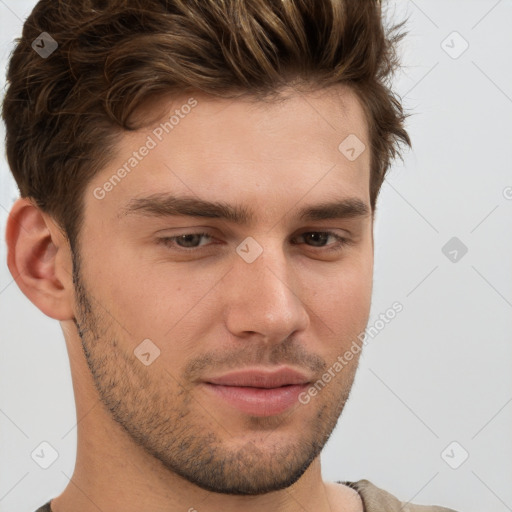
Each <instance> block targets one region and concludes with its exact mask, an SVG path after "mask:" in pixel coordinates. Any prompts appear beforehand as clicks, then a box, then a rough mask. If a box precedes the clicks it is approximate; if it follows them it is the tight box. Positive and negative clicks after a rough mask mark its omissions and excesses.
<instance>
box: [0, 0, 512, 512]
mask: <svg viewBox="0 0 512 512" xmlns="http://www.w3.org/2000/svg"><path fill="white" fill-rule="evenodd" d="M34 4H35V2H34V1H33V0H15V1H14V0H0V66H1V67H2V70H3V69H4V67H5V64H6V62H7V59H8V56H9V53H10V51H11V49H12V47H13V45H12V40H13V38H14V37H18V36H19V35H20V34H21V25H22V20H24V19H25V17H26V16H27V15H28V13H29V12H30V10H31V8H32V7H33V5H34ZM389 15H390V16H391V17H392V18H393V19H395V20H398V19H402V18H403V17H404V16H405V15H408V16H409V24H408V30H409V35H408V37H407V39H406V41H405V42H404V44H403V46H402V49H403V59H404V64H405V67H404V69H403V71H402V72H401V74H400V75H398V76H397V79H396V82H395V83H396V90H397V92H398V93H399V94H400V95H401V96H402V99H403V101H404V103H405V106H406V108H407V109H408V111H410V112H412V113H413V114H414V115H413V116H412V117H410V118H409V120H408V122H407V127H408V130H409V133H410V135H411V138H412V140H413V145H414V148H413V150H412V151H410V152H407V153H406V155H405V161H404V163H402V162H400V161H398V162H396V164H395V165H394V167H393V169H392V171H391V173H390V174H389V176H388V178H387V180H386V182H385V183H384V185H383V188H382V192H381V196H380V199H379V203H378V212H377V224H376V228H375V237H376V238H375V242H376V252H375V257H376V260H375V261H376V267H375V274H374V297H373V301H372V315H371V318H370V322H369V325H372V324H373V322H374V321H375V320H376V319H377V318H378V317H379V314H380V313H384V312H385V311H386V310H387V309H388V308H389V307H390V306H391V304H393V303H394V302H395V301H399V302H400V303H401V304H403V307H404V310H403V311H402V312H401V313H400V314H399V315H397V317H396V318H395V319H394V320H393V321H392V322H391V323H389V324H388V325H387V326H386V327H385V328H384V329H382V330H381V331H380V333H379V334H378V336H376V337H375V338H373V339H372V338H369V343H368V345H367V347H366V348H365V352H364V355H363V357H362V360H361V364H360V369H359V373H358V375H357V378H356V382H355V386H354V389H353V392H352V396H351V399H350V401H349V403H348V405H347V407H346V409H345V411H344V413H343V415H342V418H341V419H340V421H339V423H338V426H337V428H336V430H335V432H334V434H333V436H332V437H331V439H330V440H329V442H328V444H327V446H326V448H325V450H324V452H323V456H322V459H323V468H324V469H323V476H324V478H325V479H326V480H329V481H337V480H351V481H355V480H358V479H363V478H366V479H368V480H370V481H372V482H373V483H374V484H376V485H378V486H379V487H382V488H385V489H386V490H388V491H389V492H391V493H392V494H395V495H397V496H398V497H399V498H400V499H402V500H404V501H411V502H413V503H421V504H440V505H444V506H447V507H452V508H454V509H456V510H458V511H459V512H463V511H465V512H481V511H483V510H485V511H494V512H506V511H512V485H511V484H512V437H511V432H512V385H511V384H512V371H511V366H512V364H511V363H512V343H511V341H512V340H511V338H512V334H511V333H512V236H511V235H512V200H510V199H507V194H506V190H509V191H511V190H512V189H507V187H512V31H511V30H510V27H511V26H512V1H511V0H501V1H495V0H492V1H491V0H478V1H477V0H471V1H470V0H458V1H455V0H428V1H427V0H416V1H412V0H411V1H406V0H404V1H395V2H391V10H390V12H389ZM454 31H457V32H458V33H459V34H460V36H462V38H464V40H466V41H467V43H469V48H468V49H467V50H466V51H465V52H464V53H463V54H462V55H460V56H459V57H458V58H452V57H451V56H450V55H448V53H447V51H448V52H450V53H452V56H455V55H456V54H457V53H458V52H459V51H460V50H461V49H462V48H463V46H462V45H463V44H464V41H463V40H462V39H461V38H460V37H459V36H457V35H453V34H452V32H454ZM443 41H446V42H445V43H444V44H443V43H442V42H443ZM445 50H447V51H445ZM0 80H1V84H0V85H1V86H2V91H3V87H4V84H5V73H4V72H3V71H2V76H1V78H0ZM1 130H2V132H1V133H0V136H1V137H2V139H3V137H4V127H3V125H2V127H1ZM17 195H18V194H17V189H16V187H15V185H14V181H13V180H12V178H11V176H10V174H9V171H8V168H7V164H6V163H5V160H4V159H3V157H2V159H0V217H1V218H0V221H1V222H0V225H1V226H2V235H3V236H4V233H5V224H6V219H7V213H8V211H9V209H10V207H11V205H12V203H13V202H14V200H15V198H16V197H17ZM511 196H512V193H509V194H508V197H511ZM3 236H2V240H1V242H0V256H1V257H0V260H1V261H0V343H1V345H0V456H1V458H0V512H34V510H35V509H36V508H37V507H39V506H40V505H42V504H43V503H45V502H46V501H48V500H49V499H50V498H53V497H55V496H57V495H58V494H60V492H62V490H63V489H64V487H65V486H66V484H67V483H68V479H69V477H71V475H72V473H73V467H74V463H75V450H76V428H75V425H76V421H77V419H76V415H75V409H74V398H73V391H72V387H71V376H70V370H69V365H68V359H67V352H66V348H65V343H64V339H63V336H62V332H61V330H60V327H59V324H58V322H57V321H55V320H52V319H50V318H47V317H45V316H44V314H43V313H41V312H40V311H39V310H38V309H37V308H36V307H35V306H33V305H32V303H31V302H30V301H29V300H28V299H27V298H26V297H25V296H24V295H23V294H22V293H21V292H20V290H19V289H18V287H17V285H16V283H14V281H13V279H12V276H11V275H10V273H9V272H8V269H7V266H6V263H5V259H6V258H5V254H6V252H5V242H4V239H3ZM453 237H457V238H458V239H460V240H461V241H462V242H463V243H464V244H465V246H467V248H468V252H467V254H466V255H465V256H464V257H463V258H461V259H459V261H458V262H456V263H454V262H452V261H450V260H449V259H448V258H447V257H446V256H445V255H444V254H443V252H442V247H443V246H444V245H445V244H446V243H447V242H448V241H449V240H450V239H451V238H453ZM42 441H47V442H49V443H50V444H51V445H52V446H54V447H55V448H56V449H57V451H58V453H59V458H58V459H57V461H56V462H55V463H54V464H53V465H52V466H51V467H50V468H48V469H46V470H44V469H41V468H40V467H39V466H37V465H36V464H35V462H34V461H33V460H32V459H31V457H30V454H31V452H32V451H33V450H34V448H35V447H36V446H38V445H39V444H40V443H41V442H42ZM453 441H456V442H457V443H458V445H455V448H454V449H453V450H452V449H449V450H448V456H447V457H445V458H446V459H447V460H449V461H450V463H451V464H452V465H456V463H457V462H458V461H460V460H461V457H462V455H463V454H464V452H463V450H465V451H467V452H468V454H469V458H468V459H467V460H466V461H465V462H464V463H463V464H462V465H461V466H460V467H459V468H458V469H452V468H451V467H450V466H449V465H448V464H447V462H446V461H445V460H444V459H443V457H442V453H443V451H444V450H445V448H446V447H447V446H449V445H450V443H452V442H453ZM105 512H107V511H105Z"/></svg>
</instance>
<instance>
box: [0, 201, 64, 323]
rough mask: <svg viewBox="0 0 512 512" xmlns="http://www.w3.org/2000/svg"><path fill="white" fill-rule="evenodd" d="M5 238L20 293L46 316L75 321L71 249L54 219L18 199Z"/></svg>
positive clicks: (28, 202) (10, 264)
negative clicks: (73, 319)
mask: <svg viewBox="0 0 512 512" xmlns="http://www.w3.org/2000/svg"><path fill="white" fill-rule="evenodd" d="M5 239H6V242H7V250H8V252H7V266H8V267H9V271H10V272H11V274H12V276H13V278H14V280H15V281H16V284H17V285H18V286H19V288H20V290H21V291H22V292H23V293H24V294H25V295H26V296H27V297H28V299H29V300H30V301H31V302H32V303H33V304H34V305H35V306H37V307H38V308H39V309H40V310H41V311H42V312H43V313H44V314H45V315H47V316H49V317H51V318H54V319H56V320H69V319H72V318H74V311H73V305H74V286H73V277H72V273H73V267H72V258H71V249H70V246H69V242H68V240H67V238H66V237H65V236H64V235H63V234H62V232H61V231H60V230H59V229H58V227H57V225H56V224H55V223H54V222H53V221H52V220H51V218H50V217H49V216H47V215H46V214H45V213H43V212H42V211H41V210H40V209H39V208H38V207H37V206H36V205H35V204H34V203H33V202H32V201H31V200H30V199H29V198H21V199H18V200H17V201H16V202H15V203H14V205H13V207H12V208H11V212H10V214H9V218H8V220H7V229H6V235H5Z"/></svg>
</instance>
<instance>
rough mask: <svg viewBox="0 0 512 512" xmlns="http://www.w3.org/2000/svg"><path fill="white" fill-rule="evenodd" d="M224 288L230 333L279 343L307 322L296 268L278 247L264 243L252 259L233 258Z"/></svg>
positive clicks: (303, 326) (301, 328)
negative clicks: (257, 254) (253, 259)
mask: <svg viewBox="0 0 512 512" xmlns="http://www.w3.org/2000/svg"><path fill="white" fill-rule="evenodd" d="M234 265H235V266H234V268H233V270H232V271H231V272H229V273H228V276H227V279H229V281H225V286H226V287H227V288H224V291H225V295H224V297H225V300H226V301H227V302H226V303H225V304H224V306H225V307H224V311H225V315H226V316H225V322H226V325H227V328H228V329H229V331H230V332H231V333H232V334H233V336H235V337H238V338H247V337H249V336H250V337H254V336H256V335H258V337H260V338H262V339H264V340H265V341H266V342H268V343H273V342H274V343H279V342H282V341H283V340H284V339H286V338H287V337H288V336H290V335H292V334H293V333H294V332H296V331H303V330H306V328H307V327H308V325H309V315H308V311H307V309H306V304H305V303H304V297H303V291H304V288H303V286H302V285H301V282H300V278H299V276H298V274H297V270H296V269H294V268H293V267H292V265H291V262H290V261H289V258H288V257H287V256H286V255H285V254H284V253H283V251H282V248H271V247H270V245H266V246H265V248H264V250H263V253H262V254H261V255H260V256H259V257H258V258H257V259H256V260H255V261H253V262H252V263H247V262H246V261H244V260H243V259H242V258H237V259H236V262H235V264H234Z"/></svg>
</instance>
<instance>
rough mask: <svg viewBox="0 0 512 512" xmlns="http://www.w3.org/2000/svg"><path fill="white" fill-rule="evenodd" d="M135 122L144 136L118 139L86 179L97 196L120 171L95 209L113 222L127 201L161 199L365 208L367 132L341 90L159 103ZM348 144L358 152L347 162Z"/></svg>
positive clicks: (353, 100) (349, 95)
mask: <svg viewBox="0 0 512 512" xmlns="http://www.w3.org/2000/svg"><path fill="white" fill-rule="evenodd" d="M137 116H138V117H139V119H143V118H144V119H145V125H144V127H143V128H141V129H139V130H137V131H135V132H128V133H126V134H124V136H123V137H122V139H121V141H120V143H119V146H118V152H117V155H116V157H115V159H114V160H113V161H112V162H111V164H110V165H108V166H107V168H105V169H104V170H103V171H102V172H101V173H100V174H99V175H98V176H97V178H96V179H95V180H93V181H94V183H93V184H92V186H93V187H98V186H100V187H102V186H103V185H104V184H105V183H107V182H108V181H109V180H110V178H115V174H116V173H117V174H119V173H118V171H119V170H120V169H124V171H123V172H122V173H121V174H122V175H123V176H122V179H117V178H115V179H114V182H115V184H113V185H112V186H109V187H108V188H109V191H108V194H107V195H106V197H105V200H104V201H101V203H102V204H101V205H98V206H100V208H108V207H111V208H115V209H116V210H117V213H119V211H120V210H122V209H123V208H124V207H125V206H126V205H127V204H128V203H130V202H131V203H132V204H133V199H134V198H136V197H141V196H149V195H152V194H160V193H165V192H169V193H173V194H174V195H187V196H189V197H190V196H196V197H201V198H205V199H206V198H208V199H216V200H218V201H227V202H233V201H234V200H236V202H237V203H239V204H240V203H243V202H244V201H243V199H244V198H246V199H247V201H248V202H250V203H251V210H253V211H255V212H258V207H260V206H263V204H267V205H270V204H271V203H272V204H271V206H270V207H271V208H273V209H274V210H275V209H279V207H280V204H283V200H284V199H285V196H288V197H290V198H291V200H294V201H295V202H297V200H299V199H300V197H301V196H302V197H305V196H306V195H307V196H308V198H310V199H312V200H316V199H318V198H320V197H321V196H325V195H326V194H328V195H329V196H330V197H336V198H340V197H343V196H345V197H354V196H358V197H359V198H360V199H361V200H362V201H363V202H367V200H368V196H369V171H370V151H369V147H370V141H369V138H368V127H367V123H366V119H365V115H364V111H363V109H362V107H361V105H360V103H359V101H358V99H357V97H356V95H355V93H353V92H352V91H351V90H350V89H348V88H346V87H333V88H329V89H324V90H321V91H315V92H309V93H308V92H300V91H295V90H287V91H286V92H285V94H283V95H282V97H281V98H279V100H278V101H256V100H255V99H254V98H252V99H251V98H236V99H224V98H213V97H211V96H206V95H203V94H200V93H199V94H198V93H196V94H192V93H191V94H187V95H182V96H180V97H174V98H172V99H169V98H162V99H160V100H158V101H155V102H153V104H148V105H146V107H145V109H141V110H140V111H139V112H138V113H137ZM347 140H348V141H349V146H350V145H351V146H354V142H355V144H356V145H357V147H356V149H357V151H358V152H359V151H361V153H360V155H356V156H357V158H355V159H353V158H350V156H351V155H353V152H352V154H351V153H348V154H347V152H346V149H347V147H345V146H347V144H345V142H346V141H347ZM148 148H149V149H148ZM362 148H364V149H362ZM348 149H349V150H350V149H352V148H348ZM110 181H112V180H110ZM263 198H264V199H265V201H263ZM260 213H265V212H262V211H260Z"/></svg>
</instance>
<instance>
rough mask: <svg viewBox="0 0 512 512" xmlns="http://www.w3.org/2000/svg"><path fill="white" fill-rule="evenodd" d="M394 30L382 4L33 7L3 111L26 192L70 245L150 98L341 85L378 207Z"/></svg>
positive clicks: (76, 0) (391, 147)
mask: <svg viewBox="0 0 512 512" xmlns="http://www.w3.org/2000/svg"><path fill="white" fill-rule="evenodd" d="M403 24H404V21H402V22H401V23H400V24H397V25H395V26H393V27H391V28H388V29H386V28H385V27H384V23H383V13H382V8H381V4H380V1H379V0H59V1H56V0H40V1H39V2H38V4H37V5H36V7H35V8H34V10H33V11H32V13H31V15H30V16H29V17H28V19H27V20H26V22H25V24H24V27H23V34H22V37H21V38H20V39H19V40H18V41H17V46H16V48H15V50H14V52H13V54H12V56H11V60H10V64H9V67H8V73H7V80H8V89H7V92H6V95H5V98H4V103H3V110H2V115H3V118H4V121H5V124H6V128H7V136H6V146H7V158H8V162H9V165H10V167H11V170H12V173H13V175H14V178H15V180H16V182H17V184H18V187H19V189H20V193H21V196H22V197H31V198H32V199H33V200H34V202H35V203H36V204H37V205H38V206H39V207H40V208H41V210H42V211H44V212H46V213H48V214H50V215H51V216H52V218H54V219H55V220H56V221H57V223H58V224H59V226H60V227H61V229H62V230H63V233H64V234H65V235H66V236H67V237H68V239H69V241H70V244H71V248H73V247H75V242H77V240H78V234H79V232H80V229H81V226H82V222H83V200H84V198H83V191H84V190H85V187H86V186H87V185H88V183H89V182H90V181H91V180H92V178H93V177H94V176H95V175H96V174H97V173H98V172H99V171H100V170H101V169H102V168H103V167H104V166H105V165H107V163H108V162H109V160H110V159H111V158H112V157H113V156H114V154H115V147H116V142H117V141H118V140H119V136H120V135H121V134H122V133H123V130H132V129H135V128H137V127H136V126H134V125H133V124H131V122H130V119H131V116H132V114H133V113H134V111H135V110H136V109H138V108H139V107H141V106H142V105H144V103H145V102H146V101H148V100H150V99H154V98H155V97H157V96H158V95H172V94H180V95H181V94H183V93H186V92H192V91H201V92H203V93H207V94H212V95H215V96H220V97H233V96H236V95H240V94H244V95H250V96H254V97H256V98H258V99H264V98H268V97H270V96H272V95H275V94H276V93H277V92H278V91H279V90H281V89H282V88H283V87H284V86H286V85H289V84H290V83H291V82H293V83H302V84H305V85H309V86H313V87H314V88H316V89H321V88H324V87H327V86H330V85H335V84H347V85H348V86H350V87H351V89H352V90H353V91H354V92H355V93H356V94H357V97H358V98H359V100H360V102H361V104H362V107H363V109H364V112H365V115H366V120H367V122H368V128H369V134H370V146H371V147H370V151H371V155H370V160H371V178H370V199H371V207H372V210H374V209H375V204H376V199H377V196H378V193H379V190H380V187H381V185H382V182H383V180H384V176H385V174H386V172H387V170H388V168H389V166H390V164H391V160H392V159H393V158H394V157H395V156H397V155H399V156H401V152H400V143H406V144H407V145H409V146H411V141H410V139H409V136H408V134H407V132H406V130H405V128H404V121H405V118H406V117H407V115H406V114H404V111H403V108H402V105H401V103H400V101H398V99H397V97H396V96H395V94H394V93H393V92H392V91H391V88H390V78H391V77H392V76H393V73H394V71H395V70H396V69H397V67H398V65H399V59H398V58H397V51H396V46H397V43H398V42H399V41H400V40H401V39H402V38H403V36H404V35H405V33H400V29H401V28H402V25H403ZM42 32H47V33H49V34H50V35H51V36H52V37H53V38H54V39H55V40H56V41H57V43H58V49H57V50H56V51H54V53H52V54H51V55H49V56H47V58H42V57H41V56H40V55H38V53H37V52H36V51H34V49H33V48H32V42H33V41H34V40H36V38H38V37H39V35H40V34H41V33H42ZM340 142H341V141H340Z"/></svg>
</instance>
